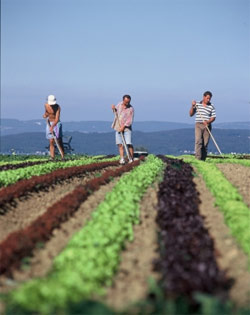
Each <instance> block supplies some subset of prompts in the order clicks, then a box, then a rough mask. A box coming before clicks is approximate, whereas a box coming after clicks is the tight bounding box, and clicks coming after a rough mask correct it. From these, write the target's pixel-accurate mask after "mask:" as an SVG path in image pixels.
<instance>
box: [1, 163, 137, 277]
mask: <svg viewBox="0 0 250 315" xmlns="http://www.w3.org/2000/svg"><path fill="white" fill-rule="evenodd" d="M116 163H118V162H103V163H99V164H96V163H94V164H91V165H90V167H88V166H89V165H86V166H85V167H86V168H88V169H89V170H90V169H91V167H92V170H101V169H102V168H104V167H107V166H109V165H112V164H116ZM139 163H140V161H136V162H134V163H131V164H128V165H125V166H123V167H120V168H118V169H116V170H114V171H113V170H108V171H106V172H105V173H104V174H103V175H102V176H100V177H98V178H94V179H91V180H89V181H88V182H87V183H86V184H85V185H84V186H82V185H79V186H77V187H76V188H75V189H74V190H73V191H72V192H71V193H69V194H66V195H65V196H64V197H63V198H62V199H60V200H59V201H57V202H56V203H54V204H52V205H51V206H50V207H49V208H48V209H47V211H46V212H45V213H44V214H43V215H41V216H39V217H38V218H37V219H36V220H34V221H33V222H32V223H31V224H30V225H29V226H28V227H26V228H24V229H22V230H19V231H15V232H13V233H11V234H9V235H8V237H7V238H6V239H5V240H4V241H3V242H2V243H1V244H0V259H1V264H0V274H3V273H4V274H7V275H11V272H12V269H14V268H16V267H18V266H19V265H20V263H21V260H22V258H24V257H27V256H30V255H31V253H32V251H33V249H34V248H35V247H36V244H37V243H38V242H45V241H47V240H48V239H49V238H50V236H51V234H52V232H53V230H54V229H55V228H59V227H60V225H61V223H63V222H65V221H67V220H68V219H69V217H70V216H72V215H73V213H74V212H75V211H77V209H78V208H79V206H80V205H81V203H82V202H83V201H84V200H86V199H87V198H88V196H89V195H90V194H91V193H92V192H93V191H96V190H98V189H99V188H100V186H101V185H104V184H106V183H108V182H110V181H111V179H112V178H113V177H117V176H120V175H121V174H122V173H124V172H126V171H130V170H131V169H132V168H133V167H134V166H136V165H138V164H139Z"/></svg>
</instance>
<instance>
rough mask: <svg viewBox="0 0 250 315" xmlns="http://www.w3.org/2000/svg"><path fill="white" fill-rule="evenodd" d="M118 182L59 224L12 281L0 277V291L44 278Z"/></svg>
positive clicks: (101, 188)
mask: <svg viewBox="0 0 250 315" xmlns="http://www.w3.org/2000/svg"><path fill="white" fill-rule="evenodd" d="M118 180H119V179H118V178H116V179H114V180H113V181H112V182H110V183H109V184H106V185H104V186H101V187H100V189H99V190H98V191H96V192H94V193H93V194H92V195H90V196H89V197H88V199H87V200H86V201H85V202H83V203H82V204H81V206H80V207H79V209H78V210H77V212H75V213H74V215H73V216H72V217H71V218H70V219H69V220H68V221H66V222H64V223H62V224H61V226H60V229H56V230H54V232H53V235H52V237H51V238H50V239H49V240H48V241H47V242H46V243H45V244H43V245H44V247H43V248H40V249H38V248H37V249H36V250H34V252H33V256H32V257H31V258H30V260H29V263H28V264H26V265H25V266H23V267H22V268H21V269H20V270H15V271H14V272H13V273H12V280H10V279H9V278H7V277H5V276H2V277H0V291H1V292H7V291H8V290H12V289H13V288H14V287H16V286H18V285H19V284H20V282H23V281H28V280H30V279H31V278H34V277H43V276H45V275H46V274H47V273H48V271H49V270H50V269H51V267H52V263H53V260H54V258H55V257H56V256H57V255H58V254H59V253H60V252H61V251H62V249H63V248H64V247H65V246H66V245H67V243H68V242H69V240H70V239H71V238H72V236H73V235H74V234H75V233H76V232H77V231H79V230H80V229H81V228H82V227H83V226H84V225H85V224H86V222H87V221H88V220H89V219H90V218H91V213H92V212H93V210H94V209H95V208H96V207H97V206H98V204H99V203H100V202H101V201H103V200H104V198H105V195H106V194H107V192H109V191H110V190H111V189H112V188H113V187H114V185H115V183H116V182H117V181H118Z"/></svg>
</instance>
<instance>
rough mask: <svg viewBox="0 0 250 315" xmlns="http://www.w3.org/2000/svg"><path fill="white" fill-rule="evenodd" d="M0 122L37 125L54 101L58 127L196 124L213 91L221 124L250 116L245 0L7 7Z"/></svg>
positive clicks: (44, 2) (52, 1) (47, 1)
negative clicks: (192, 112) (129, 115)
mask: <svg viewBox="0 0 250 315" xmlns="http://www.w3.org/2000/svg"><path fill="white" fill-rule="evenodd" d="M1 9H2V10H1V14H2V18H1V116H2V118H17V119H22V120H25V119H38V118H41V116H42V114H43V104H44V102H45V100H46V96H47V95H49V94H55V95H56V97H57V100H58V103H59V104H60V105H61V106H62V117H61V118H62V121H69V120H78V121H79V120H112V112H111V111H110V105H111V104H112V103H115V104H117V103H118V101H120V99H121V97H122V95H123V94H130V95H131V96H132V102H131V103H132V105H133V106H134V108H135V119H136V120H137V121H142V120H160V121H176V122H192V121H193V118H192V119H191V118H189V116H188V110H189V107H190V104H191V101H192V99H197V100H199V99H201V96H202V93H203V92H204V91H206V90H211V91H212V92H213V94H214V97H213V99H212V100H213V103H214V105H215V107H216V111H217V121H218V122H226V121H246V120H249V118H250V113H249V106H250V22H249V21H250V1H249V0H163V1H161V0H127V1H123V0H2V1H1Z"/></svg>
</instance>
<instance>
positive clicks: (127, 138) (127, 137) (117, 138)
mask: <svg viewBox="0 0 250 315" xmlns="http://www.w3.org/2000/svg"><path fill="white" fill-rule="evenodd" d="M123 134H124V138H125V142H126V144H131V145H132V131H131V130H130V129H127V130H125V131H124V133H123ZM115 143H116V144H123V143H122V136H121V132H117V131H116V133H115Z"/></svg>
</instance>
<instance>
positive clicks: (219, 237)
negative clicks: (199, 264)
mask: <svg viewBox="0 0 250 315" xmlns="http://www.w3.org/2000/svg"><path fill="white" fill-rule="evenodd" d="M234 166H235V165H234ZM240 169H241V168H240ZM194 182H195V184H196V185H197V190H198V191H199V193H200V199H201V204H200V207H199V210H200V213H201V215H203V216H204V224H205V226H206V228H207V229H208V230H209V233H210V235H211V237H212V238H213V239H214V243H215V249H216V254H217V255H216V260H217V263H218V265H219V267H220V268H221V269H222V270H226V272H227V276H228V277H230V278H233V279H234V281H235V282H234V284H233V286H232V288H231V290H230V292H229V295H230V297H231V299H232V300H233V301H234V302H235V303H236V304H237V305H241V306H243V305H244V306H249V303H250V272H249V261H248V257H247V256H246V255H245V253H244V252H243V251H242V250H241V248H240V247H239V245H238V244H237V242H236V240H235V239H234V237H233V236H232V235H231V232H230V229H229V228H228V227H227V226H226V224H225V223H224V216H223V214H222V212H220V210H219V209H218V207H215V206H214V202H215V200H214V197H213V196H212V194H211V193H210V191H209V190H208V188H207V187H206V184H205V182H204V181H203V179H202V177H201V175H198V176H197V177H194Z"/></svg>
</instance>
